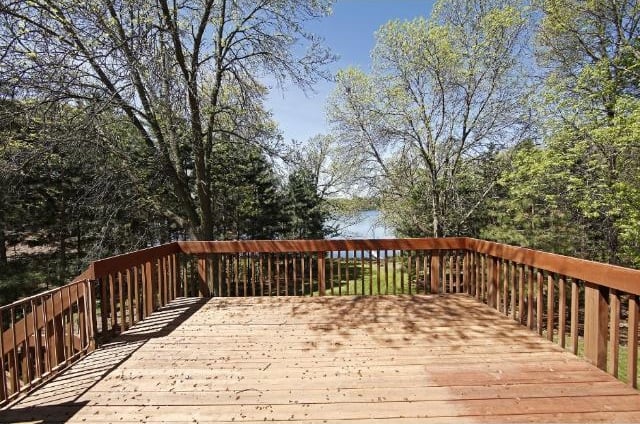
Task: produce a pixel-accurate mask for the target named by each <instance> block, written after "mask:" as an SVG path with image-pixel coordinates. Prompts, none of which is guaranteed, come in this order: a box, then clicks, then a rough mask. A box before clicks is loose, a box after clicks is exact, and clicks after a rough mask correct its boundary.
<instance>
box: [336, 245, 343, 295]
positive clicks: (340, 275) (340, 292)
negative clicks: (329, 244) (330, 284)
mask: <svg viewBox="0 0 640 424" xmlns="http://www.w3.org/2000/svg"><path fill="white" fill-rule="evenodd" d="M337 255H338V257H337V258H336V262H338V296H342V253H341V251H338V252H337Z"/></svg>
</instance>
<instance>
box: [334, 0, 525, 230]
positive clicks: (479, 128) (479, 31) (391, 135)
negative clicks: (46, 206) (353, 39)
mask: <svg viewBox="0 0 640 424" xmlns="http://www.w3.org/2000/svg"><path fill="white" fill-rule="evenodd" d="M526 17H527V9H526V8H525V7H524V5H523V3H521V2H519V1H481V2H474V1H465V0H450V1H441V2H439V4H438V5H437V6H436V7H435V8H434V12H433V14H432V16H431V17H430V18H429V19H424V18H416V19H413V20H411V21H391V22H388V23H386V24H385V25H383V26H382V27H381V28H380V29H379V30H378V31H377V33H376V45H375V47H374V49H373V51H372V58H373V65H374V66H373V71H372V72H371V74H367V73H365V72H363V71H361V70H358V69H353V68H350V69H345V70H343V71H341V72H339V73H338V75H337V83H336V89H335V91H334V93H333V95H332V98H331V100H330V109H329V117H330V119H331V121H332V123H333V126H334V132H335V137H336V139H339V140H341V143H343V145H344V151H345V154H344V155H342V157H341V159H342V160H343V161H344V162H345V163H347V164H348V167H349V168H350V169H352V170H353V178H354V181H356V182H357V184H358V186H365V187H366V188H367V189H368V190H369V191H370V192H371V193H373V194H374V195H375V196H377V197H379V198H380V199H381V201H382V203H381V205H382V209H383V211H384V214H385V217H386V219H387V220H388V221H389V222H391V223H392V224H393V225H394V226H395V227H396V228H397V229H398V230H399V231H400V233H402V234H406V235H414V236H418V235H422V236H424V235H433V236H446V235H454V234H461V235H462V234H467V235H469V234H471V235H475V234H477V231H478V224H477V223H478V221H479V220H481V219H482V217H483V214H484V204H485V199H486V197H487V196H488V195H489V193H490V192H491V188H492V187H493V185H494V184H495V178H496V175H497V173H496V172H493V173H491V172H487V171H490V169H489V168H488V167H484V166H483V164H484V163H487V160H488V161H489V162H490V161H491V160H492V159H491V158H492V157H493V155H494V152H495V151H497V150H498V149H499V148H501V147H503V146H504V145H506V144H507V143H506V140H509V139H512V138H514V135H515V136H517V135H518V134H520V133H521V132H522V130H523V122H525V119H526V118H525V117H524V116H523V113H524V111H523V108H522V104H523V103H522V99H523V96H524V95H525V94H526V91H527V90H526V86H525V85H524V84H523V79H521V78H519V72H518V71H519V67H518V65H519V63H520V61H521V60H522V58H521V57H520V55H521V53H522V48H523V44H524V35H525V33H526V25H525V24H526Z"/></svg>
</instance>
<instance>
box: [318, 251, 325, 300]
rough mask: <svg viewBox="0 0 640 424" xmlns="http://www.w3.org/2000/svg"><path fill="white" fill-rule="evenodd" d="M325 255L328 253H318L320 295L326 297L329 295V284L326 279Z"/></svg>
mask: <svg viewBox="0 0 640 424" xmlns="http://www.w3.org/2000/svg"><path fill="white" fill-rule="evenodd" d="M325 255H326V252H318V293H319V294H320V296H324V295H325V294H326V293H327V287H326V285H327V283H326V278H325V258H324V257H325Z"/></svg>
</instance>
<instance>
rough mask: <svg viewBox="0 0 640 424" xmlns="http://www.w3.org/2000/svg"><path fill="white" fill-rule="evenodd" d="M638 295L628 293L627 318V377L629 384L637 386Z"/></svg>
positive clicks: (639, 311)
mask: <svg viewBox="0 0 640 424" xmlns="http://www.w3.org/2000/svg"><path fill="white" fill-rule="evenodd" d="M639 317H640V310H639V304H638V296H636V295H634V294H632V295H629V320H628V336H627V349H628V352H627V378H628V382H629V385H630V386H631V387H633V388H636V389H637V388H638V318H639Z"/></svg>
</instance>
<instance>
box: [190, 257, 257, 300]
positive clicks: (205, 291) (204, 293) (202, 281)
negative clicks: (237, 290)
mask: <svg viewBox="0 0 640 424" xmlns="http://www.w3.org/2000/svg"><path fill="white" fill-rule="evenodd" d="M236 278H237V277H236ZM198 295H199V296H200V297H208V296H210V293H209V284H208V283H207V259H206V258H205V257H204V256H199V257H198ZM245 296H246V294H245Z"/></svg>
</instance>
